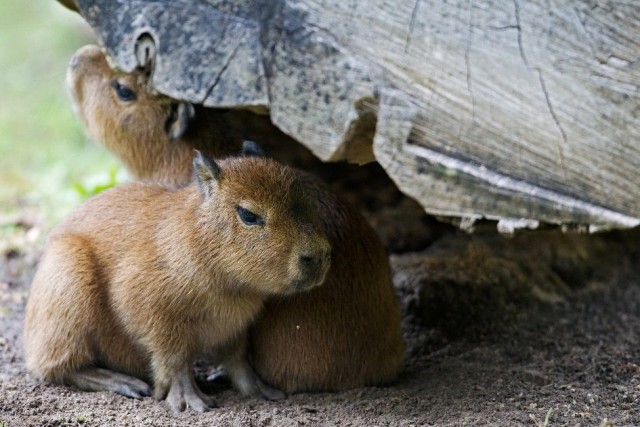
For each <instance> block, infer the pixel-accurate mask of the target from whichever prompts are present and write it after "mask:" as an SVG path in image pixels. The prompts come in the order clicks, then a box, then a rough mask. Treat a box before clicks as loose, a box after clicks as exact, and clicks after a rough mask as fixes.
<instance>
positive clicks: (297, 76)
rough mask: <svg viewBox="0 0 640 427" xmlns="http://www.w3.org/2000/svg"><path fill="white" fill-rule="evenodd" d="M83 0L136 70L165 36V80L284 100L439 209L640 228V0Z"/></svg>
mask: <svg viewBox="0 0 640 427" xmlns="http://www.w3.org/2000/svg"><path fill="white" fill-rule="evenodd" d="M65 1H66V2H67V3H68V2H69V0H65ZM76 3H77V5H78V6H79V9H80V11H81V13H82V15H83V16H84V18H85V19H86V20H87V21H88V22H89V24H90V25H91V26H92V27H93V28H94V29H95V30H96V32H97V35H98V37H99V39H100V40H101V42H102V44H103V45H104V46H105V47H106V49H107V52H108V53H109V55H110V56H111V57H112V58H113V59H114V62H115V64H116V65H117V66H118V67H119V68H121V69H123V70H125V71H129V70H132V69H134V68H135V67H136V66H137V65H138V62H139V56H140V55H138V56H136V45H137V43H138V41H139V40H140V39H143V40H147V41H148V40H152V42H153V46H154V50H155V56H154V59H153V61H154V63H153V65H154V73H153V78H152V84H153V85H154V87H155V88H156V89H157V90H158V91H159V92H161V93H164V94H166V95H169V96H171V97H174V98H178V99H183V100H188V101H191V102H195V103H202V104H204V105H206V106H211V107H233V108H253V109H258V110H263V111H268V112H269V114H270V116H271V120H272V121H273V123H274V124H275V125H276V126H277V127H279V128H280V129H282V130H283V131H284V132H285V133H287V134H289V135H291V136H292V137H294V138H295V139H296V140H298V141H300V142H301V143H302V144H304V145H306V146H307V147H309V148H310V149H311V150H312V151H313V152H314V153H315V154H316V155H317V156H318V157H320V158H321V159H323V160H343V159H346V160H349V161H353V162H368V161H372V160H374V159H375V160H377V161H378V162H379V163H380V164H381V165H382V166H383V167H384V168H385V169H386V171H387V172H388V173H389V175H390V176H391V177H392V178H393V179H394V181H395V182H396V183H397V184H398V186H399V187H400V189H401V190H402V191H404V192H405V193H406V194H409V195H411V196H412V197H414V198H415V199H416V200H418V201H419V202H420V203H421V204H422V206H424V208H425V209H426V210H427V212H429V213H432V214H436V215H446V216H454V217H461V218H466V219H471V220H473V219H476V218H482V217H485V218H490V219H498V220H501V221H502V223H501V224H502V225H503V226H504V227H506V228H509V227H512V226H513V227H520V226H536V224H537V223H538V222H540V221H542V222H548V223H554V224H586V225H591V226H592V227H591V229H598V228H626V227H633V226H636V225H638V224H640V185H639V184H640V182H639V178H640V176H639V174H638V171H639V170H640V143H639V141H640V122H639V120H638V117H639V115H640V97H639V96H640V5H639V4H638V3H637V1H635V0H617V1H614V0H597V1H596V0H566V1H565V0H562V1H561V0H512V1H497V0H489V1H484V2H474V1H472V0H464V1H463V0H453V1H447V2H444V1H437V0H422V1H421V0H411V1H409V0H396V1H383V0H372V1H366V2H356V1H335V0H324V1H322V0H321V1H312V0H301V1H293V0H271V1H269V0H256V1H249V0H235V1H233V0H201V1H193V0H155V1H152V0H146V1H145V0H133V1H128V2H112V1H106V0H102V1H101V0H77V1H76ZM138 53H139V52H138Z"/></svg>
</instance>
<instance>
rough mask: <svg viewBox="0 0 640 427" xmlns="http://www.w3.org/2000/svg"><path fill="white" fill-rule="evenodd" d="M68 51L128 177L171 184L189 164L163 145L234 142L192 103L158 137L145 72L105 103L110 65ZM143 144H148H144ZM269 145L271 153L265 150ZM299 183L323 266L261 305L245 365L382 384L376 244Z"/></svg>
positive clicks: (293, 382) (278, 382) (345, 383)
mask: <svg viewBox="0 0 640 427" xmlns="http://www.w3.org/2000/svg"><path fill="white" fill-rule="evenodd" d="M85 56H86V57H88V58H87V59H85V58H84V57H85ZM76 57H77V58H76V64H75V66H72V67H70V70H69V76H70V77H69V79H68V82H69V86H70V89H71V92H72V94H74V97H75V99H76V102H77V103H78V109H79V110H80V113H81V116H82V117H83V120H84V121H85V124H86V125H87V128H88V132H89V134H90V135H92V136H93V137H94V138H95V139H97V140H98V141H99V142H101V143H102V144H104V145H105V146H107V148H109V149H110V150H112V151H113V152H114V153H116V155H118V156H119V157H120V158H121V159H122V160H123V162H124V163H125V165H126V166H127V168H129V169H130V170H132V169H133V174H134V175H135V176H138V177H147V178H152V179H158V180H161V181H165V182H176V181H180V180H181V179H182V177H183V176H185V175H187V174H188V173H189V171H190V168H191V166H190V162H188V161H186V160H184V159H182V158H181V157H180V156H177V157H176V158H175V159H174V156H175V154H172V152H171V150H175V147H176V145H180V144H183V145H184V146H191V145H197V144H200V145H206V144H209V148H208V151H207V152H208V153H210V154H212V155H224V154H225V153H226V152H227V151H233V150H235V149H236V146H237V144H238V143H239V139H238V138H237V134H236V135H234V138H230V139H231V140H232V141H234V143H233V144H232V145H231V147H229V146H226V147H225V146H224V145H220V144H218V143H217V142H216V141H219V136H220V133H221V132H220V117H221V115H220V114H217V113H215V112H213V111H214V110H205V109H199V110H196V117H195V120H192V121H191V123H190V128H189V129H188V130H187V132H186V133H185V137H183V138H179V139H178V140H174V141H172V140H170V139H169V138H168V137H167V135H166V133H165V134H164V136H161V135H160V134H162V132H163V129H164V124H165V120H166V117H165V116H166V114H167V113H166V112H165V113H156V111H159V109H160V108H162V105H165V104H168V103H169V102H168V101H167V100H164V98H162V97H158V96H156V95H152V94H148V89H146V86H145V85H144V84H142V83H141V82H144V78H145V77H144V74H143V73H142V72H140V71H138V72H135V73H133V74H131V75H128V76H125V77H127V78H129V79H133V80H135V81H136V82H138V86H136V87H137V88H138V90H142V91H144V92H145V94H144V95H142V96H141V97H140V98H139V99H140V101H138V102H137V103H132V104H130V105H126V106H123V105H122V103H118V102H115V101H114V99H113V94H112V92H113V90H112V89H111V88H110V87H109V86H107V85H105V84H103V85H102V86H99V85H98V82H103V81H110V80H113V79H114V76H118V74H117V73H115V72H114V71H112V70H111V69H109V67H108V65H107V63H106V61H105V60H104V55H103V54H102V53H101V52H99V50H98V49H97V48H96V47H85V48H83V49H81V50H80V51H79V52H78V53H77V54H76ZM100 57H101V58H102V59H101V60H99V58H100ZM81 63H85V65H83V66H82V67H83V68H84V69H83V70H80V69H79V68H78V67H79V65H78V64H81ZM119 78H123V77H122V76H121V75H120V77H119ZM131 84H133V83H131ZM86 88H92V89H91V90H87V89H86ZM81 93H87V94H90V96H89V97H83V96H81V95H79V94H81ZM136 110H138V111H136ZM125 113H128V115H129V117H132V118H131V119H129V120H127V122H128V123H127V124H128V125H129V126H130V127H129V128H128V129H129V130H128V133H127V134H126V135H125V134H124V133H123V132H120V131H116V132H113V131H112V129H114V128H118V127H121V126H123V125H122V124H121V123H120V122H122V121H123V117H124V115H125ZM225 120H226V119H225ZM216 122H217V124H215V123H216ZM226 123H227V124H229V123H231V122H226ZM233 124H234V125H235V124H237V123H233ZM231 127H233V126H231ZM158 135H160V136H158ZM187 136H188V138H187ZM225 136H226V135H225ZM180 146H182V145H180ZM146 147H153V150H149V151H146V150H148V148H146ZM163 147H164V152H163ZM268 148H269V149H270V151H271V149H272V147H268ZM275 148H279V147H275ZM286 148H287V150H286V151H287V152H288V153H292V154H289V157H288V158H287V159H286V160H291V159H292V158H293V159H294V160H295V161H296V164H298V165H300V163H301V162H302V164H303V165H304V166H305V168H306V166H307V165H308V164H313V163H311V161H310V160H309V158H308V156H306V154H304V153H303V154H300V153H299V151H296V149H295V148H293V147H290V146H288V145H287V146H286ZM137 151H143V152H144V153H145V154H144V157H143V158H144V161H141V162H135V161H133V160H134V159H135V158H136V156H137V154H136V152H137ZM151 151H153V152H151ZM276 151H278V152H279V153H282V152H283V150H276ZM278 157H280V158H282V157H281V156H278ZM167 158H170V159H171V163H170V164H169V161H168V160H165V159H167ZM158 159H163V160H162V161H159V160H158ZM303 180H304V182H305V185H306V186H307V188H308V189H309V190H310V191H311V194H312V195H313V197H312V200H313V201H314V203H315V204H316V207H315V210H316V211H317V212H319V214H320V215H321V219H322V223H323V226H324V229H325V232H326V234H327V236H328V238H329V241H330V244H331V246H332V248H333V256H332V267H331V269H330V271H329V273H328V276H327V280H326V283H325V285H324V286H323V287H321V288H318V289H316V290H313V291H311V292H308V293H305V294H302V295H298V296H293V297H288V298H284V299H283V298H273V299H271V300H270V301H269V302H268V303H267V305H266V310H265V311H264V313H263V314H262V316H261V318H260V320H258V321H257V323H256V325H255V327H254V328H253V332H252V334H251V336H252V340H251V341H250V353H251V355H252V357H253V361H254V364H255V366H256V368H257V370H258V372H259V373H260V374H261V375H263V376H264V378H265V379H266V380H267V381H268V382H270V383H271V384H273V385H275V386H276V387H279V388H282V389H284V390H286V391H288V392H293V391H321V390H343V389H347V388H352V387H360V386H364V385H373V384H379V383H384V382H387V381H390V380H392V379H393V378H395V377H396V375H397V373H398V372H399V370H400V368H401V366H402V364H403V361H404V341H403V338H402V334H401V330H400V312H399V308H398V304H397V301H396V297H395V294H394V290H393V286H392V283H391V279H390V272H389V262H388V259H387V256H386V254H385V251H384V249H383V247H382V245H381V244H380V242H379V239H378V238H377V236H376V234H375V232H374V231H373V230H372V229H371V227H370V226H369V225H368V224H367V223H366V221H365V219H364V218H363V217H362V216H361V215H360V214H359V213H358V212H357V211H356V210H355V209H353V208H351V207H349V206H347V205H345V204H344V203H343V202H341V201H339V200H338V199H337V198H336V197H335V196H333V195H332V193H331V192H330V191H329V190H328V189H327V188H326V187H325V186H324V185H322V184H320V183H319V182H318V181H317V180H315V179H313V178H311V177H309V176H306V175H304V177H303Z"/></svg>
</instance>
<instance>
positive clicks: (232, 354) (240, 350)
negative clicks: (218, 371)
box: [219, 335, 286, 400]
mask: <svg viewBox="0 0 640 427" xmlns="http://www.w3.org/2000/svg"><path fill="white" fill-rule="evenodd" d="M246 342H247V340H246V336H245V335H243V336H242V337H240V338H239V339H237V340H236V341H234V342H232V343H230V344H228V345H227V346H226V348H224V349H222V350H221V351H220V354H219V357H220V360H221V362H222V364H223V366H224V370H225V371H226V372H227V374H228V375H229V379H230V380H231V382H232V383H233V386H234V387H235V388H236V390H238V391H239V392H240V393H242V395H244V396H256V395H260V396H262V397H264V398H265V399H268V400H281V399H284V398H285V397H286V395H285V394H284V393H283V392H281V391H280V390H278V389H276V388H273V387H270V386H268V385H267V384H265V383H264V382H263V381H262V380H261V379H260V377H259V376H258V374H257V373H256V371H255V370H254V369H253V368H252V367H251V365H249V362H248V361H247V355H246V352H247V351H246V347H247V345H246Z"/></svg>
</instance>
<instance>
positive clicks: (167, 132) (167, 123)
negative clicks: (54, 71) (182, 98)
mask: <svg viewBox="0 0 640 427" xmlns="http://www.w3.org/2000/svg"><path fill="white" fill-rule="evenodd" d="M148 80H149V70H148V69H147V68H138V69H136V70H134V71H133V72H131V73H122V72H119V71H117V70H114V69H112V68H111V67H110V66H109V64H108V62H107V58H106V56H105V54H104V52H103V51H102V50H101V49H100V48H99V47H98V46H95V45H87V46H84V47H82V48H80V49H78V51H77V52H76V53H75V54H74V56H73V58H72V59H71V61H70V63H69V67H68V69H67V88H68V90H69V92H70V93H71V97H72V98H73V102H74V107H75V109H76V111H77V113H78V115H79V116H80V118H81V119H82V121H83V122H84V124H85V127H86V129H87V132H88V134H89V136H90V137H91V138H93V139H94V140H96V141H99V142H101V143H103V144H105V145H107V148H109V149H111V150H113V151H114V152H115V153H116V154H118V155H119V154H120V153H119V150H120V149H122V148H123V147H121V146H120V145H123V143H124V142H126V143H127V144H133V143H134V141H138V140H140V139H144V141H143V143H146V141H157V143H159V144H160V143H162V142H163V141H167V140H168V139H176V138H180V137H181V136H182V135H183V134H184V132H185V131H186V130H187V128H188V122H189V120H190V118H191V117H192V116H193V113H194V110H193V106H191V105H190V104H188V103H179V102H175V101H174V100H171V99H170V98H167V97H165V96H162V95H160V94H158V93H156V92H154V91H153V90H152V89H151V87H150V86H149V85H148ZM120 141H122V142H120ZM135 153H136V151H131V152H127V155H129V156H131V155H135ZM140 155H144V154H143V152H140ZM124 160H127V159H126V158H125V159H124ZM131 160H132V161H133V162H135V161H136V160H144V159H131Z"/></svg>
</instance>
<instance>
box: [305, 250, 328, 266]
mask: <svg viewBox="0 0 640 427" xmlns="http://www.w3.org/2000/svg"><path fill="white" fill-rule="evenodd" d="M330 257H331V253H330V252H329V251H319V252H314V253H311V252H307V253H304V254H302V255H300V258H299V261H300V265H301V266H302V267H303V268H306V269H309V268H318V267H319V266H321V265H322V264H323V263H324V262H326V261H329V259H330Z"/></svg>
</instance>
